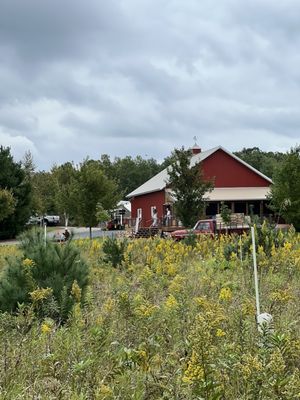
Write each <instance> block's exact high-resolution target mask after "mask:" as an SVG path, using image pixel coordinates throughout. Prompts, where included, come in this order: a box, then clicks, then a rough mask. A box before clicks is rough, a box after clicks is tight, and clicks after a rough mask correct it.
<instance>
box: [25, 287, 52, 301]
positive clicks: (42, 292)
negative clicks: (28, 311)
mask: <svg viewBox="0 0 300 400" xmlns="http://www.w3.org/2000/svg"><path fill="white" fill-rule="evenodd" d="M52 293H53V289H52V288H46V289H44V288H38V289H36V290H34V291H33V292H30V293H29V295H30V297H31V299H32V301H34V302H38V301H41V300H44V299H47V298H48V297H50V296H51V295H52Z"/></svg>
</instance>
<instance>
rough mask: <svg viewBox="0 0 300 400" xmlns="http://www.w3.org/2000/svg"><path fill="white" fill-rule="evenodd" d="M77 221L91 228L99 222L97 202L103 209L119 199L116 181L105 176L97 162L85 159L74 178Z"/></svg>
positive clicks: (112, 205)
mask: <svg viewBox="0 0 300 400" xmlns="http://www.w3.org/2000/svg"><path fill="white" fill-rule="evenodd" d="M76 196H77V218H78V220H79V221H78V222H79V223H81V224H83V225H85V226H88V227H89V228H90V237H91V232H92V230H91V228H92V227H93V226H95V225H97V223H98V222H99V220H98V219H97V211H98V210H99V203H100V204H101V206H102V207H103V209H104V210H110V209H112V208H114V207H115V206H116V203H117V201H118V200H119V199H120V197H119V193H118V187H117V185H116V183H115V182H114V181H113V180H112V179H109V178H107V176H106V175H105V174H104V172H103V170H102V168H101V165H100V164H99V162H97V161H94V160H85V161H84V162H83V163H82V164H81V165H80V168H79V171H78V175H77V179H76Z"/></svg>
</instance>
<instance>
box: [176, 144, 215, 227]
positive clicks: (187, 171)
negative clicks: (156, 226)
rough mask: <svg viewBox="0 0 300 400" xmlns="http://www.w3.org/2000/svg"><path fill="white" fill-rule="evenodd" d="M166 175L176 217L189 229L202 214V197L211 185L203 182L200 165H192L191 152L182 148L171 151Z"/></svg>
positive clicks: (203, 204) (203, 208)
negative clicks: (167, 174) (172, 196)
mask: <svg viewBox="0 0 300 400" xmlns="http://www.w3.org/2000/svg"><path fill="white" fill-rule="evenodd" d="M168 173H169V180H168V185H169V186H170V187H171V189H172V192H173V195H174V198H175V212H176V216H177V217H178V218H179V219H180V220H181V222H182V223H183V225H185V226H186V227H191V226H193V225H194V224H195V222H196V221H197V219H198V218H199V216H201V215H202V214H203V213H204V210H205V200H204V195H205V193H207V192H208V191H211V190H212V188H213V183H212V182H211V181H206V180H204V178H203V173H202V170H201V164H199V163H198V164H196V165H192V152H191V151H190V150H185V149H184V148H181V149H175V150H174V151H173V153H172V159H171V165H170V167H169V168H168Z"/></svg>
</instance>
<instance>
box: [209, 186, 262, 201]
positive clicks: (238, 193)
mask: <svg viewBox="0 0 300 400" xmlns="http://www.w3.org/2000/svg"><path fill="white" fill-rule="evenodd" d="M269 194H270V187H235V188H215V189H213V190H212V191H211V192H210V193H207V194H206V195H205V196H204V197H205V198H206V199H207V200H210V201H233V200H234V201H245V200H266V198H267V197H268V195H269Z"/></svg>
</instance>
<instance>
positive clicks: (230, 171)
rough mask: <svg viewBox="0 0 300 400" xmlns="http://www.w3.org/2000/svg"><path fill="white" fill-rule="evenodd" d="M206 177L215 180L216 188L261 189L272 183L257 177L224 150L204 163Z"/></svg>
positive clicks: (217, 152)
mask: <svg viewBox="0 0 300 400" xmlns="http://www.w3.org/2000/svg"><path fill="white" fill-rule="evenodd" d="M202 169H203V173H204V177H205V178H206V179H208V178H214V177H215V180H214V185H215V187H251V186H252V187H260V186H269V185H270V182H269V181H267V180H266V179H264V178H263V177H261V176H259V175H257V174H256V173H255V172H254V171H251V169H249V168H247V167H246V166H245V165H243V164H242V163H240V162H238V161H237V160H235V159H234V158H233V157H231V156H229V155H228V154H227V153H225V152H224V151H223V150H221V149H220V150H217V151H216V152H215V153H213V154H212V155H211V156H210V157H208V158H207V159H205V160H204V161H203V163H202Z"/></svg>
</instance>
